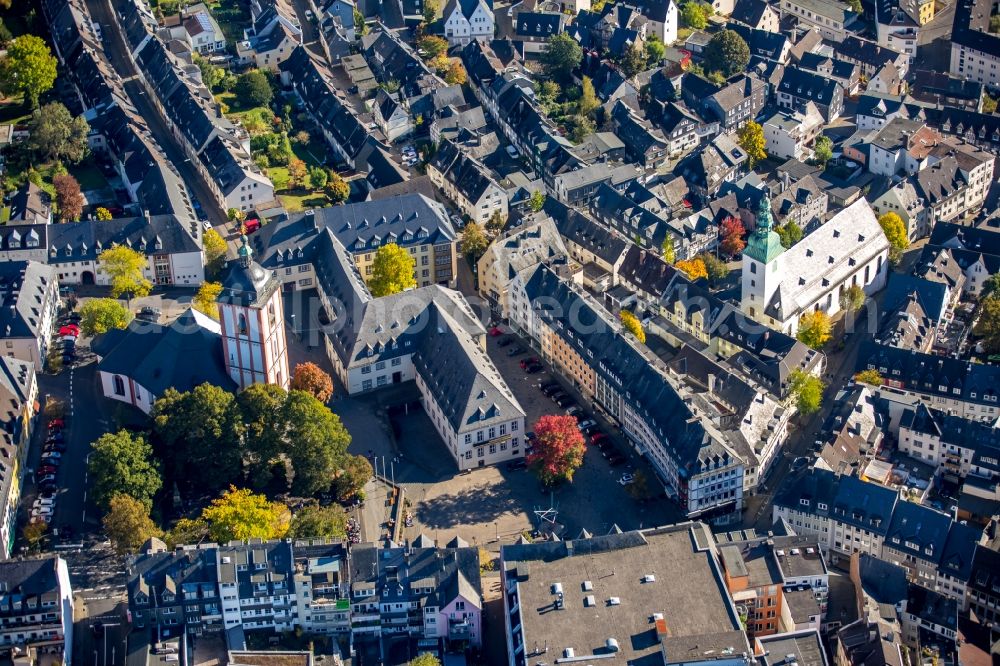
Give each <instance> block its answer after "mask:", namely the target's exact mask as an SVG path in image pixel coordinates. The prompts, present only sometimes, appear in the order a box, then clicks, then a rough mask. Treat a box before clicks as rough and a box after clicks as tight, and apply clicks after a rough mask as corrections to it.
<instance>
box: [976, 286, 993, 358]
mask: <svg viewBox="0 0 1000 666" xmlns="http://www.w3.org/2000/svg"><path fill="white" fill-rule="evenodd" d="M972 332H973V333H975V334H976V335H978V336H979V337H981V338H982V339H983V346H984V347H986V351H988V352H990V353H991V354H995V353H997V352H1000V297H997V296H990V297H989V298H983V299H980V301H979V312H978V315H977V318H976V323H975V325H974V326H973V327H972Z"/></svg>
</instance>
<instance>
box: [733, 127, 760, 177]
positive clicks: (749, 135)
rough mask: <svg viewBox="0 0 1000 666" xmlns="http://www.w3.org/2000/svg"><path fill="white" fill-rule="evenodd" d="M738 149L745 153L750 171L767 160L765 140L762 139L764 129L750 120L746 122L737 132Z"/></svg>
mask: <svg viewBox="0 0 1000 666" xmlns="http://www.w3.org/2000/svg"><path fill="white" fill-rule="evenodd" d="M736 136H737V138H738V141H739V144H740V148H742V149H743V150H745V151H746V152H747V159H748V160H749V161H750V168H751V169H752V168H753V167H754V166H756V165H757V163H758V162H760V161H761V160H765V159H767V150H765V148H766V147H767V140H766V139H764V128H763V127H761V126H760V124H758V123H755V122H754V121H752V120H748V121H747V122H746V123H745V124H744V125H743V127H741V128H740V129H739V131H737V133H736Z"/></svg>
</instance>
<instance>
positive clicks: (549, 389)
mask: <svg viewBox="0 0 1000 666" xmlns="http://www.w3.org/2000/svg"><path fill="white" fill-rule="evenodd" d="M538 388H540V389H541V390H542V393H544V394H545V395H552V394H553V393H555V392H556V391H558V390H559V389H560V388H561V387H560V386H559V382H546V383H545V384H539V386H538Z"/></svg>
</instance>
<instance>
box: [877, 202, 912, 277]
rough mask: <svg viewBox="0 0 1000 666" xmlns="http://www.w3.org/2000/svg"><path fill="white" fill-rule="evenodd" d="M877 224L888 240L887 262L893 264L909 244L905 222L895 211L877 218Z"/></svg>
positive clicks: (896, 262) (897, 261)
mask: <svg viewBox="0 0 1000 666" xmlns="http://www.w3.org/2000/svg"><path fill="white" fill-rule="evenodd" d="M878 223H879V226H881V227H882V231H883V232H884V233H885V237H886V240H888V241H889V262H890V263H892V265H893V266H895V265H896V264H898V263H899V260H900V259H901V258H902V256H903V250H905V249H906V248H908V247H909V246H910V237H909V236H907V234H906V224H905V223H904V222H903V218H901V217H900V216H899V215H897V214H896V213H886V214H884V215H882V216H881V217H879V218H878Z"/></svg>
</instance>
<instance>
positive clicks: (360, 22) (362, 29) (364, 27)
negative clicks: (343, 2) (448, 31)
mask: <svg viewBox="0 0 1000 666" xmlns="http://www.w3.org/2000/svg"><path fill="white" fill-rule="evenodd" d="M426 9H427V4H426V3H424V10H425V11H426ZM354 32H355V34H356V35H357V36H358V37H364V36H365V35H367V34H368V24H367V23H365V15H364V14H362V13H361V12H359V11H358V10H357V9H355V10H354Z"/></svg>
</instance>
